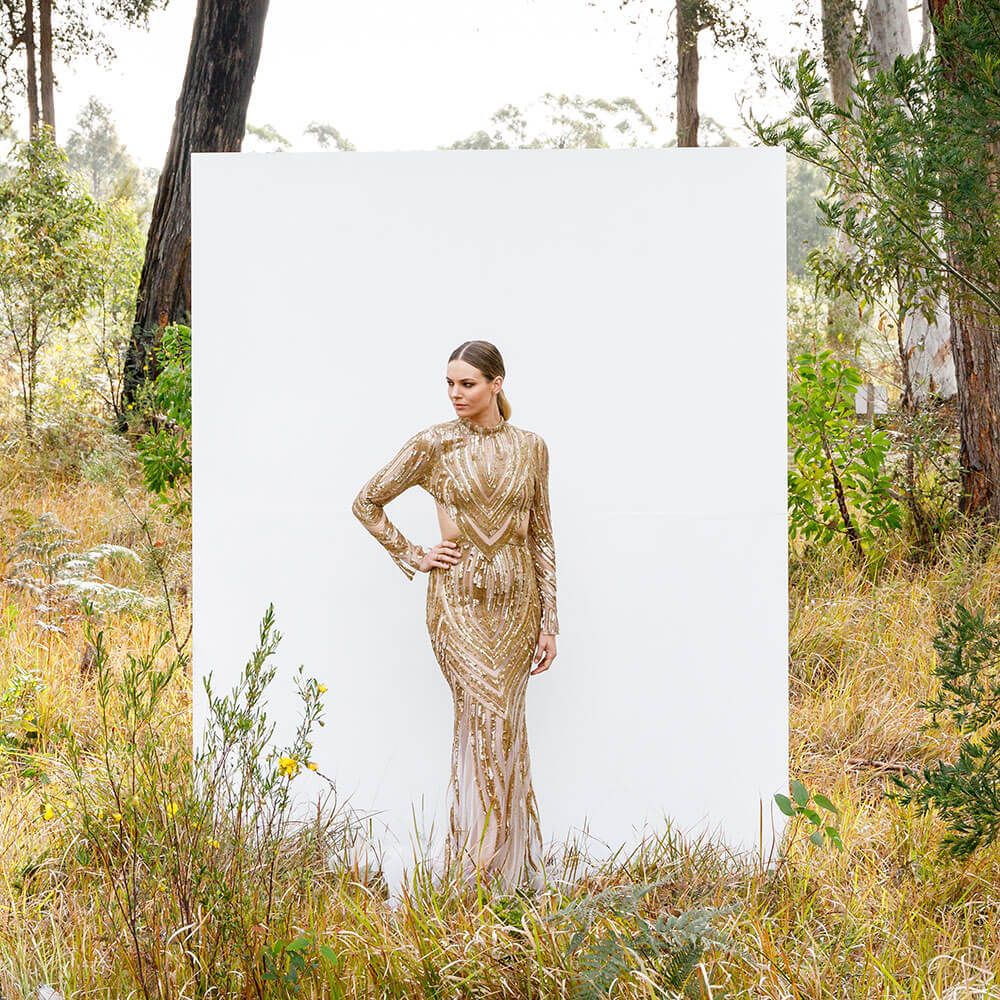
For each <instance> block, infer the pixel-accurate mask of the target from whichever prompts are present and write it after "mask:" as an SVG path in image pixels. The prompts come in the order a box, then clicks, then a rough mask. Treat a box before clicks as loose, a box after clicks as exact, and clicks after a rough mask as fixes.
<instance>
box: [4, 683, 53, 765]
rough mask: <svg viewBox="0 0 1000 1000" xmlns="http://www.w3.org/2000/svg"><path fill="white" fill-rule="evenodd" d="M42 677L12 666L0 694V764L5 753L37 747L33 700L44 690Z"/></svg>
mask: <svg viewBox="0 0 1000 1000" xmlns="http://www.w3.org/2000/svg"><path fill="white" fill-rule="evenodd" d="M44 687H45V685H44V683H43V681H42V675H41V674H40V673H39V672H38V671H37V670H26V669H25V668H24V667H22V666H21V665H20V664H15V665H14V674H13V676H12V677H10V678H8V680H7V684H6V687H5V688H4V689H3V690H2V691H0V763H2V762H3V761H4V759H5V757H6V755H7V754H6V753H5V751H6V752H11V751H13V752H17V751H23V750H33V749H34V748H35V747H36V746H37V745H38V736H39V722H38V715H37V712H38V708H37V699H38V694H39V692H41V691H42V690H44Z"/></svg>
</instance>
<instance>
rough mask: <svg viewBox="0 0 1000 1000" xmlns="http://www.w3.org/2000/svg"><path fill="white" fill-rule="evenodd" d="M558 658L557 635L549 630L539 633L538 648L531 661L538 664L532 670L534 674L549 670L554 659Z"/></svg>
mask: <svg viewBox="0 0 1000 1000" xmlns="http://www.w3.org/2000/svg"><path fill="white" fill-rule="evenodd" d="M555 658H556V637H555V636H554V635H549V634H548V632H540V633H539V634H538V648H537V649H536V650H535V657H534V659H533V660H532V661H531V662H532V663H537V664H538V666H537V667H535V669H534V670H532V671H531V673H533V674H540V673H541V672H542V671H543V670H548V669H549V667H551V666H552V661H553V660H554V659H555Z"/></svg>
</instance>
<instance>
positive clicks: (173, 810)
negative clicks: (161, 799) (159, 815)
mask: <svg viewBox="0 0 1000 1000" xmlns="http://www.w3.org/2000/svg"><path fill="white" fill-rule="evenodd" d="M167 815H168V816H176V815H177V803H176V802H168V803H167Z"/></svg>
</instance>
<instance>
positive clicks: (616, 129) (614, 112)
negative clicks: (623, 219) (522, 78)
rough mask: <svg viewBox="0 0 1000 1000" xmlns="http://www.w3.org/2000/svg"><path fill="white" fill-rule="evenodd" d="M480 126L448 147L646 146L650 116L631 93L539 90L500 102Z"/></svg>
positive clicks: (574, 147) (561, 147) (648, 140)
mask: <svg viewBox="0 0 1000 1000" xmlns="http://www.w3.org/2000/svg"><path fill="white" fill-rule="evenodd" d="M490 121H491V122H492V125H493V128H492V131H490V132H485V131H483V130H480V131H478V132H474V133H473V134H472V135H470V136H468V137H467V138H465V139H459V140H457V141H456V142H453V143H452V144H451V145H450V146H448V147H442V148H447V149H603V148H608V147H610V146H619V147H620V146H626V147H635V146H650V145H652V142H651V137H652V134H653V132H655V131H656V125H655V124H654V122H653V120H652V118H650V117H649V115H647V114H646V112H645V111H643V110H642V108H641V107H639V105H638V103H637V102H636V101H635V100H634V99H633V98H631V97H619V98H617V99H616V100H614V101H606V100H603V99H602V98H592V99H589V100H588V99H584V98H583V97H579V96H577V97H569V96H567V95H566V94H560V95H558V96H557V95H555V94H544V95H543V96H542V97H541V98H540V99H539V100H538V101H535V102H532V103H531V104H529V105H528V106H527V107H526V108H524V109H523V110H522V109H521V108H518V107H515V106H514V105H513V104H505V105H504V106H503V107H502V108H500V109H499V110H498V111H496V112H495V113H494V114H493V115H492V117H491V118H490Z"/></svg>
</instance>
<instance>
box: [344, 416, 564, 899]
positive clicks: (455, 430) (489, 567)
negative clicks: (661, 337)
mask: <svg viewBox="0 0 1000 1000" xmlns="http://www.w3.org/2000/svg"><path fill="white" fill-rule="evenodd" d="M548 471H549V455H548V448H547V446H546V444H545V441H544V440H543V439H542V437H541V436H539V435H538V434H535V433H534V432H532V431H528V430H523V429H522V428H519V427H515V426H514V425H513V424H510V423H508V422H507V421H506V420H501V422H500V423H499V424H497V425H495V426H493V427H481V426H479V425H478V424H475V423H473V422H472V421H471V420H469V419H468V418H467V417H458V418H457V419H455V420H451V421H447V422H445V423H440V424H434V425H432V426H431V427H428V428H426V429H425V430H422V431H419V432H418V433H416V434H414V435H413V436H412V437H411V438H410V439H409V440H408V441H407V442H406V443H405V444H404V445H403V447H402V448H401V449H400V450H399V452H398V453H397V454H396V455H395V456H394V457H393V459H392V460H391V461H390V462H389V463H388V464H387V465H385V466H384V467H383V468H381V469H380V470H379V471H378V472H376V473H375V475H374V476H372V478H371V479H370V480H369V481H368V482H367V483H366V484H365V486H364V487H362V489H361V490H360V492H359V493H358V495H357V496H356V497H355V499H354V504H353V507H352V510H353V512H354V514H355V516H356V517H357V518H358V520H360V521H361V523H362V524H363V525H364V526H365V528H366V529H367V530H368V531H369V532H370V533H371V534H372V535H373V536H374V537H375V538H376V539H377V540H378V541H379V542H380V543H381V544H382V546H384V548H385V549H386V550H387V551H388V553H389V555H390V556H391V557H392V559H393V561H394V562H395V563H396V565H397V566H399V568H400V569H401V570H402V571H403V573H405V574H406V576H407V577H408V578H409V579H412V578H413V575H414V573H415V572H416V570H417V568H418V567H419V564H420V560H421V559H422V558H423V555H424V550H423V548H422V547H420V546H418V545H414V544H413V543H412V542H411V541H410V540H409V539H408V538H406V537H405V536H404V535H403V534H402V532H400V531H399V529H398V528H397V527H396V526H395V525H394V524H393V523H392V522H391V521H390V520H389V518H388V516H387V515H386V513H385V510H384V509H383V508H384V507H385V505H386V504H387V503H388V502H389V501H390V500H392V499H393V498H394V497H397V496H399V494H400V493H402V492H403V491H404V490H407V489H409V488H410V487H412V486H420V487H421V488H423V489H424V490H426V491H427V492H428V493H430V495H431V496H432V497H434V499H435V501H436V502H437V504H438V511H439V518H440V519H441V523H442V525H443V526H444V525H447V526H448V532H449V534H448V535H446V536H445V537H452V538H454V540H455V542H456V544H457V545H458V555H459V561H458V562H457V563H455V564H454V565H449V566H447V567H432V568H431V570H430V572H429V573H428V581H427V604H426V610H427V617H426V620H427V631H428V634H429V636H430V641H431V647H432V649H433V650H434V655H435V657H436V658H437V661H438V665H439V666H440V668H441V672H442V674H443V675H444V678H445V680H446V681H447V683H448V685H449V687H450V689H451V693H452V699H453V702H454V709H455V712H454V731H453V739H452V748H451V776H450V781H449V798H450V815H449V834H448V840H447V845H446V863H447V864H449V865H451V864H452V863H453V862H455V861H459V862H460V863H461V866H462V869H463V871H464V872H465V873H467V874H471V873H472V872H473V871H474V869H475V867H476V866H477V865H478V866H479V867H480V868H481V869H482V870H483V871H485V872H487V873H492V874H494V875H495V876H496V877H497V878H498V879H499V881H500V882H501V883H502V885H503V886H504V887H506V888H508V889H509V888H512V887H514V886H515V885H518V884H522V883H523V882H524V881H525V880H531V881H532V882H534V884H535V885H536V886H538V885H540V877H539V871H540V861H541V849H542V840H541V829H540V825H539V819H538V806H537V802H536V800H535V794H534V791H533V790H532V787H531V761H530V755H529V752H528V739H527V728H526V725H525V693H526V689H527V684H528V678H529V671H530V670H531V664H532V659H533V655H534V652H535V648H536V645H537V641H538V636H539V632H547V633H549V634H552V635H555V634H557V633H558V618H557V615H556V562H555V544H554V541H553V535H552V518H551V512H550V509H549V493H548Z"/></svg>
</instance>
